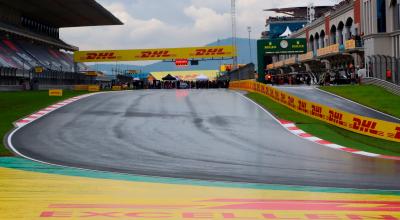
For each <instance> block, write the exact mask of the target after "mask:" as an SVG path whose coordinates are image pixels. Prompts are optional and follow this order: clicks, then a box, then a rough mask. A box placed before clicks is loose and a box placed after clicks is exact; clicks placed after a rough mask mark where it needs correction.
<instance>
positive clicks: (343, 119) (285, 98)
mask: <svg viewBox="0 0 400 220" xmlns="http://www.w3.org/2000/svg"><path fill="white" fill-rule="evenodd" d="M230 88H231V89H242V90H247V91H252V92H257V93H260V94H262V95H265V96H268V97H270V98H271V99H273V100H274V101H276V102H278V103H281V104H283V105H285V106H287V107H288V108H290V109H292V110H294V111H296V112H299V113H301V114H304V115H307V116H310V117H312V118H316V119H318V120H321V121H324V122H327V123H329V124H332V125H335V126H337V127H340V128H343V129H346V130H349V131H353V132H356V133H359V134H363V135H367V136H371V137H375V138H380V139H385V140H389V141H395V142H400V124H397V123H393V122H387V121H382V120H378V119H374V118H368V117H364V116H360V115H355V114H352V113H348V112H344V111H341V110H338V109H335V108H331V107H328V106H325V105H321V104H319V103H315V102H310V101H308V100H304V99H300V98H298V97H296V96H294V95H292V94H290V93H286V92H283V91H281V90H279V89H276V88H273V87H271V86H268V85H265V84H262V83H257V82H253V81H236V82H231V83H230Z"/></svg>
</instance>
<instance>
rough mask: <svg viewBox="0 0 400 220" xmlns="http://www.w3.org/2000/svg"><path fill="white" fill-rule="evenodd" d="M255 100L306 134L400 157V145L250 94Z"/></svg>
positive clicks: (350, 146) (345, 145)
mask: <svg viewBox="0 0 400 220" xmlns="http://www.w3.org/2000/svg"><path fill="white" fill-rule="evenodd" d="M247 97H249V98H250V99H252V100H254V101H255V102H257V103H258V104H260V105H261V106H263V107H264V108H265V109H267V110H268V111H269V112H271V113H272V114H274V115H275V116H276V117H277V118H280V119H284V120H288V121H292V122H294V123H296V125H297V126H298V127H299V128H300V129H302V130H304V131H305V132H307V133H309V134H312V135H314V136H316V137H319V138H321V139H324V140H327V141H330V142H332V143H335V144H339V145H342V146H344V147H349V148H354V149H359V150H362V151H366V152H372V153H377V154H383V155H391V156H400V144H399V143H396V142H391V141H385V140H381V139H377V138H373V137H368V136H365V135H361V134H357V133H354V132H351V131H347V130H345V129H342V128H339V127H336V126H333V125H330V124H328V123H325V122H323V121H319V120H316V119H314V118H311V117H308V116H305V115H303V114H300V113H298V112H295V111H293V110H291V109H289V108H287V107H286V106H283V105H281V104H279V103H276V102H274V101H273V100H271V99H269V98H268V97H266V96H263V95H260V94H258V93H249V94H247Z"/></svg>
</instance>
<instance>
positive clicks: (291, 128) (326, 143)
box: [278, 120, 400, 160]
mask: <svg viewBox="0 0 400 220" xmlns="http://www.w3.org/2000/svg"><path fill="white" fill-rule="evenodd" d="M278 121H279V123H280V124H281V125H282V126H283V127H285V128H286V129H287V130H288V131H290V132H291V133H293V134H294V135H296V136H298V137H301V138H303V139H306V140H309V141H312V142H314V143H317V144H320V145H323V146H325V147H329V148H333V149H336V150H341V151H345V152H348V153H352V154H359V155H363V156H367V157H376V158H384V159H391V160H400V157H396V156H387V155H381V154H375V153H370V152H365V151H360V150H357V149H352V148H348V147H343V146H340V145H338V144H334V143H331V142H329V141H326V140H323V139H321V138H318V137H315V136H313V135H311V134H308V133H306V132H305V131H303V130H301V129H300V128H298V127H297V126H296V124H295V123H293V122H291V121H285V120H278Z"/></svg>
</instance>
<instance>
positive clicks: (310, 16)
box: [307, 3, 315, 23]
mask: <svg viewBox="0 0 400 220" xmlns="http://www.w3.org/2000/svg"><path fill="white" fill-rule="evenodd" d="M314 20H315V7H314V4H313V3H310V4H309V5H308V6H307V21H308V23H312V22H313V21H314Z"/></svg>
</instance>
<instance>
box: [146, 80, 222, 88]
mask: <svg viewBox="0 0 400 220" xmlns="http://www.w3.org/2000/svg"><path fill="white" fill-rule="evenodd" d="M228 87H229V81H227V80H201V81H158V80H157V81H156V80H155V81H154V82H151V83H150V84H149V86H148V88H150V89H218V88H228Z"/></svg>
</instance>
